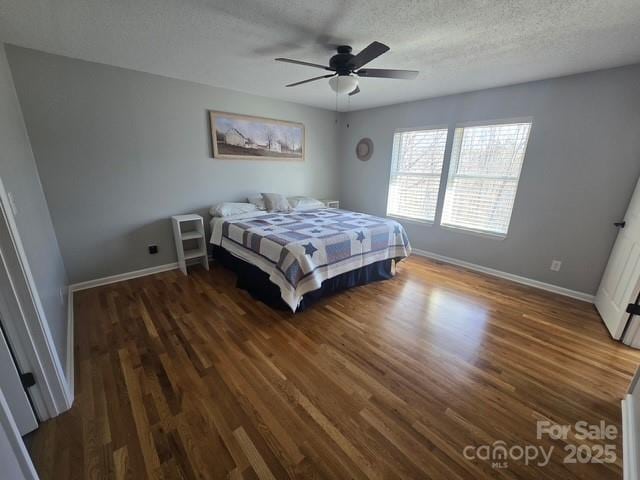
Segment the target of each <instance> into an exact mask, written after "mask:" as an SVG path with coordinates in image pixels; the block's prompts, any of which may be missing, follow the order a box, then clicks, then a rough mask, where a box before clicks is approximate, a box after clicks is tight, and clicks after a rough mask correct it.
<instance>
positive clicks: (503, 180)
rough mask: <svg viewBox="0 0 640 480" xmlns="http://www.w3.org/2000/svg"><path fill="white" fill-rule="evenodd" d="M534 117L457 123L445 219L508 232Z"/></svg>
mask: <svg viewBox="0 0 640 480" xmlns="http://www.w3.org/2000/svg"><path fill="white" fill-rule="evenodd" d="M530 129H531V123H513V124H506V125H487V126H476V127H466V128H457V129H456V132H455V136H454V139H453V150H452V152H451V163H450V166H449V179H448V182H447V190H446V193H445V200H444V207H443V211H442V221H441V224H442V225H447V226H451V227H457V228H463V229H468V230H475V231H480V232H487V233H491V234H495V235H500V236H504V235H506V234H507V231H508V229H509V222H510V220H511V210H512V209H513V203H514V200H515V197H516V190H517V188H518V180H519V178H520V170H521V169H522V163H523V161H524V155H525V150H526V148H527V141H528V139H529V131H530Z"/></svg>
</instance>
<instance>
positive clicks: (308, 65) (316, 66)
mask: <svg viewBox="0 0 640 480" xmlns="http://www.w3.org/2000/svg"><path fill="white" fill-rule="evenodd" d="M276 62H286V63H295V64H296V65H306V66H307V67H315V68H322V69H323V70H329V71H331V72H333V71H334V70H333V68H331V67H326V66H324V65H319V64H317V63H310V62H303V61H300V60H291V59H290V58H276Z"/></svg>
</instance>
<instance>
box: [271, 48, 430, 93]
mask: <svg viewBox="0 0 640 480" xmlns="http://www.w3.org/2000/svg"><path fill="white" fill-rule="evenodd" d="M337 50H338V53H337V54H335V55H334V56H333V57H331V58H330V59H329V66H325V65H319V64H317V63H310V62H302V61H300V60H292V59H290V58H276V60H277V61H278V62H287V63H295V64H297V65H306V66H308V67H315V68H321V69H323V70H328V71H330V72H332V73H329V74H327V75H320V76H319V77H314V78H309V79H307V80H302V81H301V82H295V83H290V84H289V85H287V87H295V86H296V85H302V84H303V83H309V82H315V81H316V80H321V79H323V78H330V79H331V80H329V86H331V88H332V89H333V91H334V92H336V93H339V94H344V93H348V94H349V95H355V94H356V93H358V92H359V91H360V87H359V86H358V78H359V77H375V78H396V79H403V80H413V79H414V78H416V77H417V76H418V73H419V72H418V71H416V70H387V69H383V68H362V67H364V66H365V65H366V64H367V63H369V62H370V61H371V60H373V59H375V58H377V57H379V56H380V55H382V54H383V53H385V52H386V51H388V50H389V47H388V46H386V45H385V44H384V43H380V42H372V43H371V44H369V46H368V47H366V48H365V49H364V50H362V51H361V52H360V53H358V54H357V55H353V54H352V53H351V50H352V48H351V47H350V46H349V45H341V46H339V47H338V48H337Z"/></svg>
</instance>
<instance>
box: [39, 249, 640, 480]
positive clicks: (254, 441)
mask: <svg viewBox="0 0 640 480" xmlns="http://www.w3.org/2000/svg"><path fill="white" fill-rule="evenodd" d="M234 281H235V278H234V276H233V274H231V273H230V272H228V271H226V270H224V269H223V268H221V267H219V266H216V265H212V268H211V271H210V272H206V271H204V270H203V269H194V270H193V271H192V274H191V275H190V276H189V277H184V276H183V275H182V274H181V273H179V272H178V271H172V272H166V273H161V274H157V275H153V276H149V277H144V278H139V279H135V280H130V281H127V282H122V283H118V284H114V285H109V286H105V287H99V288H94V289H92V290H86V291H82V292H77V293H76V294H75V322H76V325H75V329H76V339H75V342H76V346H75V348H76V350H75V360H76V382H77V383H76V402H75V404H74V407H73V408H72V409H71V410H70V411H69V412H67V413H66V414H64V415H61V416H59V417H57V418H55V419H53V420H50V421H48V422H46V423H45V424H43V425H42V426H41V428H40V429H39V430H38V431H37V432H36V434H35V435H34V438H33V441H32V443H31V447H30V450H31V453H32V455H33V458H34V461H35V463H36V466H37V469H38V471H39V473H40V475H41V477H42V478H43V479H48V478H52V479H68V478H69V479H72V478H132V479H143V478H165V479H174V478H186V479H192V478H227V477H229V478H261V479H262V478H265V479H272V478H278V479H279V478H287V477H313V478H340V479H343V478H366V477H370V478H438V479H439V478H443V479H444V478H446V479H455V478H462V479H467V478H468V479H480V478H505V479H508V478H525V479H536V480H538V479H551V478H559V479H569V478H582V479H606V478H621V468H622V467H621V465H622V460H621V456H622V447H621V430H620V421H621V414H620V399H621V398H622V396H623V394H624V392H625V390H626V387H627V384H628V382H629V380H630V378H631V376H632V374H633V372H634V370H635V368H636V366H637V365H638V363H639V361H640V352H637V351H634V350H631V349H629V348H627V347H625V346H622V345H620V344H618V343H616V342H614V341H612V340H611V339H610V338H609V336H608V334H607V332H606V330H605V328H604V327H603V325H602V323H601V322H600V320H599V318H598V316H597V314H596V313H595V311H594V310H593V307H592V306H591V305H589V304H586V303H582V302H579V301H575V300H571V299H567V298H564V297H560V296H556V295H553V294H549V293H545V292H542V291H539V290H535V289H531V288H528V287H523V286H519V285H516V284H513V283H509V282H506V281H503V280H499V279H495V278H492V277H487V276H483V275H480V274H476V273H473V272H469V271H466V270H464V269H461V268H458V267H453V266H449V265H444V264H439V263H436V262H433V261H430V260H426V259H422V258H416V257H411V259H409V260H408V261H406V262H403V263H401V264H400V265H399V268H398V274H397V276H396V278H395V279H393V280H390V281H386V282H381V283H376V284H371V285H367V286H364V287H359V288H355V289H352V290H349V291H347V292H345V293H342V294H339V295H336V296H333V297H331V298H329V299H326V300H324V301H323V302H321V303H319V304H317V305H316V306H314V307H312V308H311V309H310V310H309V311H307V312H304V313H302V314H298V315H295V316H294V315H292V314H290V313H287V312H281V311H274V310H271V309H270V308H268V307H266V306H264V305H263V304H261V303H259V302H256V301H254V300H252V299H251V298H250V297H249V296H248V295H247V294H246V293H245V292H244V291H242V290H238V289H236V288H235V287H234ZM537 420H550V421H552V422H553V423H557V424H560V425H565V424H566V425H573V424H575V423H576V422H577V421H580V420H585V421H587V422H589V423H590V424H597V423H598V422H600V421H601V420H604V421H605V422H606V423H607V424H612V425H615V426H616V427H617V428H618V430H619V435H618V437H617V439H615V440H613V441H599V440H598V441H595V440H594V441H589V440H583V441H579V440H578V439H577V438H576V436H575V431H574V432H573V433H571V434H569V437H568V438H567V440H566V441H562V440H551V439H549V437H548V436H544V437H543V438H542V439H540V440H538V439H536V421H537ZM499 440H501V441H504V442H505V444H506V446H507V448H510V447H513V446H522V447H524V446H525V445H533V446H536V447H540V446H542V447H544V448H545V450H548V448H549V447H551V446H553V447H554V451H553V454H552V455H551V461H550V463H549V464H548V465H546V466H544V467H540V466H537V461H540V459H541V457H538V459H536V460H535V461H534V462H532V463H531V464H529V465H528V466H527V465H525V461H524V459H521V460H513V459H509V460H508V465H507V467H506V468H492V464H491V461H490V460H489V461H485V460H480V459H478V458H475V459H474V460H468V459H466V458H465V456H464V455H463V452H467V453H468V454H469V453H470V452H471V453H472V448H471V447H479V446H482V445H491V444H493V442H495V441H499ZM603 443H613V444H614V445H615V447H616V453H617V460H616V462H615V463H613V464H565V463H563V462H562V460H563V457H564V456H565V455H566V454H567V452H565V451H564V447H565V445H567V444H577V445H580V444H585V445H587V446H589V448H590V447H591V446H593V445H595V444H603ZM466 446H471V447H470V448H469V449H468V450H464V449H465V447H466ZM585 448H586V447H585ZM515 452H516V451H514V453H515ZM477 453H480V451H478V452H477Z"/></svg>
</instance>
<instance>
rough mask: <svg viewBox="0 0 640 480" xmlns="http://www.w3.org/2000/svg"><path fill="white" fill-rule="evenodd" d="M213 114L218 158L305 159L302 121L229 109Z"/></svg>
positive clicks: (212, 138)
mask: <svg viewBox="0 0 640 480" xmlns="http://www.w3.org/2000/svg"><path fill="white" fill-rule="evenodd" d="M209 115H210V116H211V143H212V144H213V157H214V158H220V159H242V160H294V161H304V140H305V132H304V125H303V124H302V123H295V122H285V121H282V120H274V119H271V118H262V117H251V116H248V115H235V114H233V113H225V112H213V111H211V112H209Z"/></svg>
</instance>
